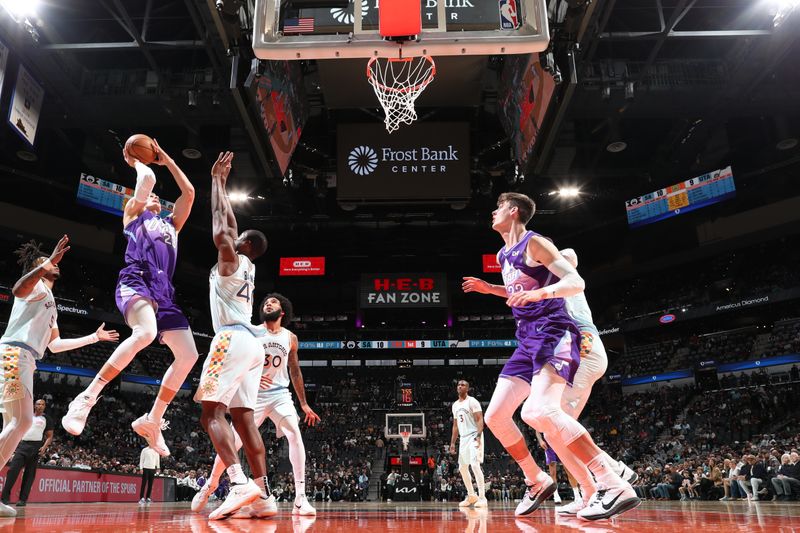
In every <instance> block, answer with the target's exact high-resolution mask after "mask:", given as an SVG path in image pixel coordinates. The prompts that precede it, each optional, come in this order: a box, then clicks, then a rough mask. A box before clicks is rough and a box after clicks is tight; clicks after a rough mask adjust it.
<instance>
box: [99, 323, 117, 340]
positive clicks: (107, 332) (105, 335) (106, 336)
mask: <svg viewBox="0 0 800 533" xmlns="http://www.w3.org/2000/svg"><path fill="white" fill-rule="evenodd" d="M105 328H106V323H105V322H103V323H102V324H100V327H99V328H97V331H95V333H96V334H97V338H98V339H99V340H100V341H101V342H117V341H118V340H119V333H117V331H116V330H114V329H105Z"/></svg>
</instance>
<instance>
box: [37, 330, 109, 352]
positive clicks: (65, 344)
mask: <svg viewBox="0 0 800 533" xmlns="http://www.w3.org/2000/svg"><path fill="white" fill-rule="evenodd" d="M98 340H100V339H98V338H97V333H92V334H91V335H86V336H85V337H77V338H75V339H62V338H61V337H56V338H55V339H53V340H52V341H50V344H48V345H47V347H48V348H50V351H51V352H53V353H59V352H66V351H68V350H77V349H78V348H83V347H84V346H86V345H87V344H94V343H96V342H97V341H98Z"/></svg>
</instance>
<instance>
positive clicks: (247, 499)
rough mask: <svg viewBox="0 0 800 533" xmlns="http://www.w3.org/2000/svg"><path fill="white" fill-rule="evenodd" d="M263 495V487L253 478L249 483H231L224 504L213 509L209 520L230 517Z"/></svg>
mask: <svg viewBox="0 0 800 533" xmlns="http://www.w3.org/2000/svg"><path fill="white" fill-rule="evenodd" d="M260 497H261V489H260V488H259V487H258V485H256V482H255V481H253V480H252V479H248V480H247V483H238V484H237V483H231V490H230V492H228V497H227V498H225V501H224V502H222V505H220V506H219V507H217V508H216V509H214V510H213V511H211V514H210V515H208V519H209V520H222V519H224V518H228V517H229V516H231V515H232V514H234V513H235V512H236V511H238V510H239V509H241V508H242V507H244V506H245V505H249V504H251V503H253V502H254V501H256V500H257V499H259V498H260Z"/></svg>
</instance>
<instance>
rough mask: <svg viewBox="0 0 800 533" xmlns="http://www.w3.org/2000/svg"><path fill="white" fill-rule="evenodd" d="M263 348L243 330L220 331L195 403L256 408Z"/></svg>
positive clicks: (201, 378) (203, 374)
mask: <svg viewBox="0 0 800 533" xmlns="http://www.w3.org/2000/svg"><path fill="white" fill-rule="evenodd" d="M263 366H264V347H263V346H262V345H261V343H260V342H258V340H257V339H256V338H255V337H254V336H253V334H252V333H250V332H249V331H248V330H247V329H245V328H244V327H242V328H239V327H227V328H223V329H221V330H220V331H219V332H218V333H217V334H216V335H214V339H213V340H212V341H211V348H210V349H209V352H208V357H206V360H205V362H204V363H203V371H202V372H201V373H200V386H198V387H197V393H195V395H194V401H196V402H218V403H221V404H223V405H225V406H227V407H228V408H233V407H244V408H246V409H255V407H256V397H257V396H258V385H259V382H260V381H261V368H262V367H263Z"/></svg>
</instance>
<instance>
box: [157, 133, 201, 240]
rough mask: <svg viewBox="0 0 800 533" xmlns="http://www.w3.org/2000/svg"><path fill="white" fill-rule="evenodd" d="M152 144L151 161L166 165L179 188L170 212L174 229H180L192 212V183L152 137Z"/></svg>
mask: <svg viewBox="0 0 800 533" xmlns="http://www.w3.org/2000/svg"><path fill="white" fill-rule="evenodd" d="M153 144H154V145H155V148H156V155H157V157H156V159H155V160H154V161H153V163H155V164H156V165H161V166H163V167H167V170H169V172H170V174H172V177H173V178H174V179H175V183H176V184H177V185H178V188H179V189H180V190H181V195H180V196H178V199H177V200H175V209H174V211H173V212H172V222H173V224H174V225H175V231H180V230H181V228H183V225H184V224H185V223H186V220H187V219H188V218H189V214H190V213H191V212H192V205H193V204H194V185H192V182H190V181H189V178H187V177H186V174H184V173H183V170H181V168H180V167H179V166H178V165H177V163H175V160H173V159H172V158H171V157H170V156H169V154H167V153H166V152H165V151H164V149H163V148H161V146H159V145H158V141H157V140H155V139H153Z"/></svg>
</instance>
